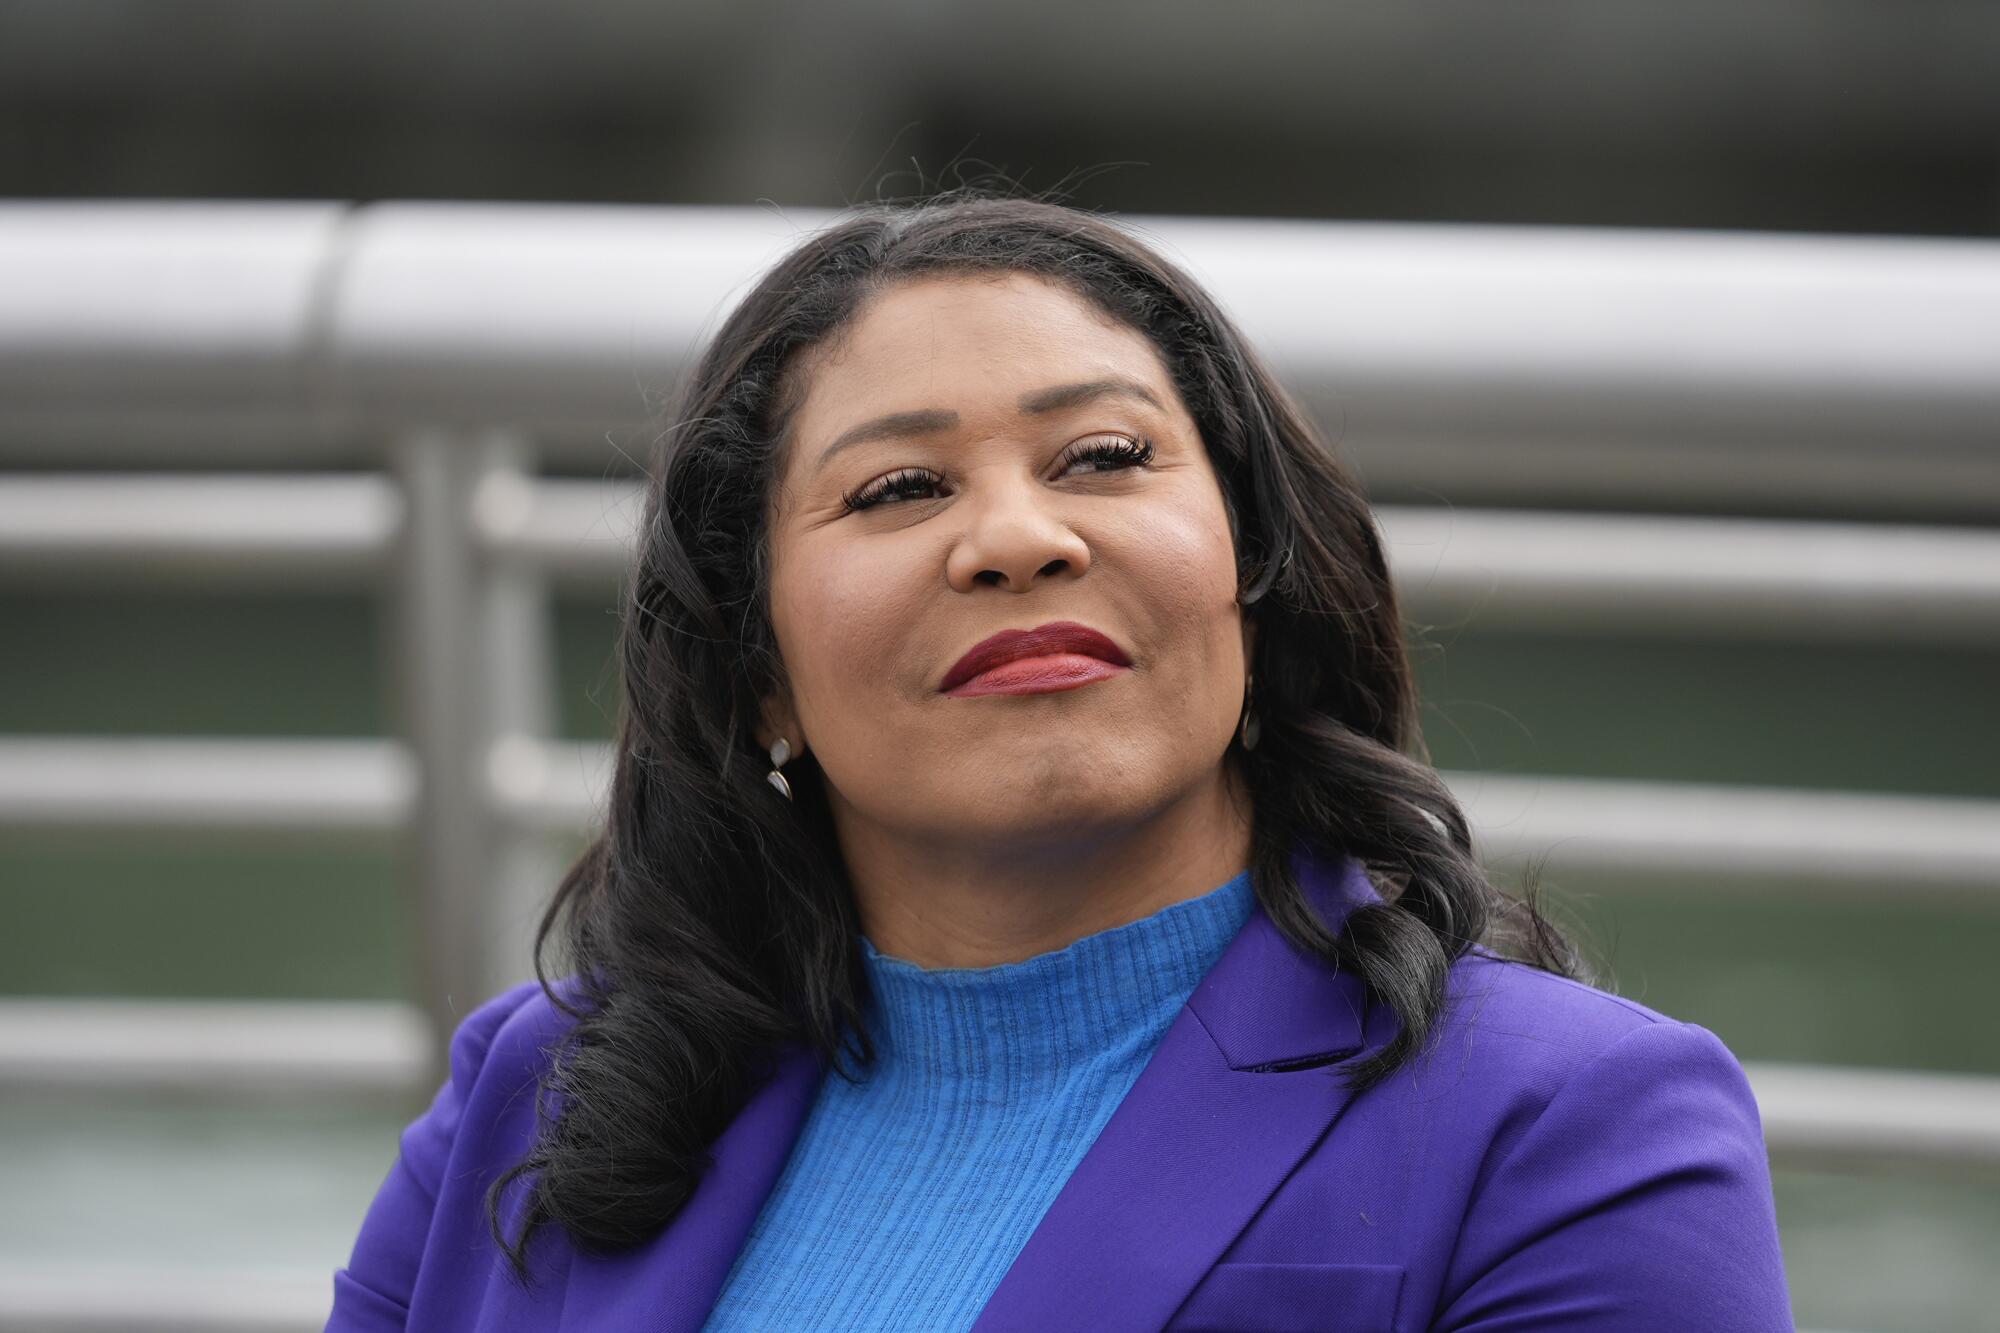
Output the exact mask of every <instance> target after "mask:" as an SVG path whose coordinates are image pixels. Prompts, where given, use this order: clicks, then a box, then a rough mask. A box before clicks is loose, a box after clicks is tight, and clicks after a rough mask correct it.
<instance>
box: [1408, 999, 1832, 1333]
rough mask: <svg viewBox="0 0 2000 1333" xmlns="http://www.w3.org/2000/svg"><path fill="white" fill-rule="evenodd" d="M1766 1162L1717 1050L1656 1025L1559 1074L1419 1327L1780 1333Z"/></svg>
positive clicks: (1471, 1221)
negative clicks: (1432, 1316)
mask: <svg viewBox="0 0 2000 1333" xmlns="http://www.w3.org/2000/svg"><path fill="white" fill-rule="evenodd" d="M1792 1327H1793V1325H1792V1317H1791V1304H1790V1298H1789V1296H1788V1293H1787V1290H1786V1285H1785V1272H1784V1261H1783V1257H1782V1254H1781V1251H1780V1247H1779V1241H1778V1222H1777V1211H1776V1207H1775V1204H1774V1201H1773V1197H1772V1192H1771V1173H1770V1159H1769V1156H1768V1154H1767V1152H1766V1150H1765V1147H1764V1139H1763V1124H1762V1120H1761V1118H1760V1116H1759V1114H1758V1111H1757V1102H1756V1098H1755V1096H1754V1095H1753V1094H1752V1092H1751V1090H1750V1083H1749V1080H1748V1079H1747V1078H1745V1077H1744V1074H1743V1070H1742V1067H1741V1066H1740V1065H1739V1064H1738V1063H1737V1061H1736V1058H1735V1057H1734V1056H1733V1055H1732V1054H1731V1053H1730V1051H1729V1048H1728V1047H1727V1046H1725V1045H1724V1044H1723V1043H1722V1040H1721V1039H1720V1038H1718V1037H1717V1036H1716V1035H1715V1034H1714V1033H1712V1032H1710V1031H1708V1029H1706V1028H1703V1027H1699V1026H1697V1025H1695V1024H1692V1023H1681V1022H1676V1021H1673V1020H1671V1019H1670V1020H1667V1021H1664V1022H1656V1023H1649V1024H1647V1025H1645V1026H1643V1027H1639V1028H1635V1029H1633V1030H1632V1031H1630V1032H1628V1033H1626V1034H1625V1035H1624V1036H1622V1037H1620V1038H1618V1039H1617V1040H1616V1041H1614V1042H1612V1043H1611V1045H1610V1046H1608V1047H1606V1048H1605V1049H1604V1050H1603V1051H1601V1052H1599V1053H1598V1054H1597V1055H1596V1056H1595V1057H1594V1058H1592V1059H1590V1060H1589V1061H1588V1062H1586V1063H1585V1064H1584V1065H1583V1066H1582V1067H1581V1068H1580V1069H1578V1070H1577V1071H1576V1072H1575V1073H1574V1074H1572V1075H1571V1076H1570V1078H1569V1079H1568V1081H1567V1082H1566V1083H1564V1084H1563V1085H1562V1086H1561V1087H1560V1088H1559V1089H1558V1091H1557V1093H1556V1095H1555V1096H1554V1098H1553V1099H1551V1100H1550V1101H1549V1103H1548V1104H1547V1106H1546V1107H1545V1108H1544V1109H1543V1111H1542V1112H1541V1114H1540V1115H1539V1116H1538V1117H1536V1118H1535V1119H1534V1121H1533V1122H1532V1123H1531V1124H1530V1125H1528V1127H1527V1128H1526V1129H1525V1130H1524V1131H1522V1132H1521V1133H1520V1134H1519V1135H1518V1137H1516V1138H1515V1139H1514V1141H1513V1142H1512V1144H1511V1146H1510V1147H1508V1148H1507V1149H1506V1151H1505V1155H1504V1157H1503V1158H1502V1160H1501V1161H1500V1162H1499V1164H1498V1166H1497V1167H1495V1168H1494V1169H1493V1170H1492V1172H1491V1173H1490V1174H1489V1176H1488V1178H1487V1181H1486V1183H1485V1185H1484V1186H1483V1187H1482V1188H1481V1189H1480V1190H1479V1191H1478V1192H1477V1194H1476V1195H1475V1196H1474V1198H1473V1200H1472V1202H1471V1204H1470V1205H1469V1207H1468V1210H1467V1214H1466V1217H1465V1221H1464V1224H1463V1227H1462V1229H1461V1231H1460V1235H1459V1240H1458V1246H1457V1250H1456V1252H1455V1254H1454V1257H1453V1260H1452V1263H1451V1271H1450V1272H1449V1273H1448V1274H1447V1280H1446V1285H1445V1288H1444V1291H1443V1299H1442V1301H1441V1303H1440V1307H1439V1314H1438V1317H1437V1319H1436V1321H1435V1322H1434V1324H1433V1329H1434V1333H1519V1331H1520V1330H1527V1329H1555V1330H1564V1331H1565V1333H1570V1331H1578V1333H1581V1331H1585V1330H1587V1331H1588V1333H1612V1331H1613V1330H1617V1333H1669V1331H1671V1333H1697V1331H1698V1333H1791V1329H1792Z"/></svg>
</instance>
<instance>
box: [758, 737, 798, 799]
mask: <svg viewBox="0 0 2000 1333" xmlns="http://www.w3.org/2000/svg"><path fill="white" fill-rule="evenodd" d="M791 757H792V743H791V742H790V741H788V740H786V739H785V738H784V737H783V736H780V737H778V741H777V744H775V745H773V746H772V747H771V771H770V772H769V773H766V774H765V775H764V781H766V782H768V783H770V784H771V785H772V786H773V787H776V788H777V789H778V794H779V795H781V796H783V797H784V798H785V799H786V800H788V801H789V800H791V799H792V784H791V783H789V782H787V781H785V775H784V774H783V773H780V772H779V771H778V770H779V769H780V768H783V767H784V764H785V761H786V760H787V759H790V758H791Z"/></svg>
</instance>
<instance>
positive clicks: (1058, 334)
mask: <svg viewBox="0 0 2000 1333" xmlns="http://www.w3.org/2000/svg"><path fill="white" fill-rule="evenodd" d="M801 369H802V370H803V372H804V379H803V383H802V386H801V387H802V389H803V397H802V399H801V401H800V406H799V411H798V414H797V416H796V417H795V418H794V421H793V424H794V427H795V432H796V435H797V437H798V438H799V439H800V440H801V441H804V442H806V443H808V444H810V443H811V442H813V441H816V440H824V439H825V438H828V433H829V432H835V433H837V432H838V431H840V430H841V429H842V428H843V427H844V426H845V425H848V424H851V422H850V421H849V420H848V418H850V417H852V416H853V415H854V414H855V413H858V412H864V411H868V410H879V411H900V410H905V409H922V408H929V407H940V408H948V409H951V410H955V411H961V412H978V411H981V410H984V409H985V408H987V407H994V408H1004V410H1007V411H1009V412H1011V411H1012V410H1013V407H1014V404H1015V403H1016V401H1017V400H1018V399H1019V397H1020V394H1021V393H1022V391H1023V390H1026V389H1037V388H1044V387H1047V386H1049V385H1052V384H1059V383H1067V382H1074V381H1078V380H1087V379H1092V378H1097V377H1098V374H1099V373H1102V374H1103V375H1106V376H1111V375H1124V376H1127V377H1131V378H1136V379H1139V380H1142V381H1144V382H1145V383H1147V384H1150V385H1153V386H1156V387H1157V388H1159V389H1160V390H1162V391H1163V393H1170V392H1171V388H1170V385H1171V380H1170V378H1169V376H1168V375H1167V373H1166V367H1165V365H1164V364H1163V362H1162V361H1161V358H1160V355H1159V352H1158V350H1157V349H1156V348H1155V347H1154V346H1153V343H1152V340H1151V339H1150V338H1148V337H1147V336H1146V335H1145V334H1143V333H1141V332H1139V331H1138V330H1137V329H1134V328H1131V327H1130V326H1128V325H1126V324H1123V323H1121V322H1119V321H1118V320H1115V319H1113V318H1112V317H1111V316H1110V315H1108V314H1106V313H1105V312H1104V311H1102V310H1100V309H1099V308H1098V307H1097V306H1095V305H1093V304H1092V303H1090V302H1089V301H1087V300H1085V299H1084V298H1083V297H1081V296H1079V295H1077V294H1076V293H1075V292H1073V291H1071V290H1070V289H1069V288H1067V287H1065V286H1063V285H1062V284H1060V283H1056V282H1051V281H1049V280H1048V279H1045V278H1039V277H1035V276H1033V275H1031V274H1024V273H1005V274H991V275H989V274H975V275H951V276H939V277H925V278H913V279H905V280H903V281H901V282H898V283H897V284H895V285H894V286H892V287H889V288H887V289H886V290H884V291H882V292H880V293H878V294H877V295H875V296H874V297H872V298H871V299H870V300H868V301H867V302H866V303H865V304H864V305H863V306H862V308H861V309H860V311H859V312H858V313H857V315H856V316H855V318H854V319H853V320H852V321H851V322H850V323H849V324H848V325H847V327H846V328H845V329H844V330H843V331H842V333H841V334H840V335H838V336H837V337H836V338H835V339H833V340H832V341H831V342H830V343H829V344H828V345H827V346H826V347H824V348H823V349H821V350H820V351H819V353H818V354H817V355H815V356H813V357H812V358H810V360H809V362H808V363H807V364H806V365H805V366H803V367H802V368H801ZM1163 401H1168V399H1166V398H1164V397H1163Z"/></svg>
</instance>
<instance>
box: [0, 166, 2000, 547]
mask: <svg viewBox="0 0 2000 1333" xmlns="http://www.w3.org/2000/svg"><path fill="white" fill-rule="evenodd" d="M832 216H833V215H832V214H829V213H827V212H825V211H819V210H797V211H790V212H787V213H784V214H779V213H777V212H775V211H772V210H763V209H746V208H724V209H702V208H647V207H560V206H557V207H548V206H516V205H477V204H421V203H378V204H368V205H362V206H352V207H351V206H345V205H335V204H329V205H299V204H254V203H234V204H139V203H102V204H89V203H84V204H76V203H54V202H46V201H17V202H11V203H8V204H6V205H4V206H0V291H6V292H7V293H8V300H7V301H6V302H5V303H4V304H3V305H0V404H3V405H4V406H0V455H7V454H12V455H14V456H17V457H23V458H34V459H38V460H44V461H58V462H59V461H60V460H62V459H64V458H68V457H74V456H75V451H76V450H77V449H78V448H79V447H81V446H83V445H86V444H87V445H89V446H90V447H91V448H92V450H93V452H94V454H95V456H97V457H100V458H110V457H118V458H128V459H135V458H147V459H150V458H154V457H158V456H160V453H161V451H162V450H168V451H171V453H172V454H173V456H176V457H179V458H188V457H210V458H211V459H213V458H214V457H216V456H218V455H228V456H238V457H242V456H251V457H256V458H258V459H259V460H260V461H264V462H268V461H270V459H271V458H272V457H273V450H274V449H275V450H281V451H282V452H284V453H286V454H289V455H290V456H293V457H298V458H307V457H326V456H328V454H329V452H333V453H338V452H339V451H340V450H342V449H344V450H345V451H346V452H347V454H348V455H349V456H351V457H363V456H371V455H372V454H373V453H374V452H375V450H376V448H377V445H376V443H375V441H377V440H379V437H380V434H381V432H382V430H383V429H385V428H386V429H395V428H398V427H400V426H403V425H408V424H413V423H434V424H442V423H460V424H464V425H471V426H477V425H483V424H489V423H505V424H509V425H511V426H514V427H516V428H519V429H522V430H524V431H531V432H533V433H534V434H535V436H536V438H537V439H538V440H540V441H543V442H544V443H546V444H549V445H551V446H553V447H557V448H559V449H561V450H562V451H563V452H565V453H567V454H571V455H573V456H575V457H578V458H580V459H587V460H588V461H589V463H590V465H591V466H592V467H593V468H598V467H601V466H602V464H603V462H604V459H605V457H606V453H607V441H606V431H607V429H610V430H612V431H614V432H628V433H621V434H615V435H614V443H615V444H616V445H617V446H618V447H625V448H632V447H636V448H638V449H640V450H641V451H643V444H642V443H641V441H642V439H643V431H644V423H645V422H646V421H647V420H648V418H649V415H650V413H651V412H652V411H653V410H654V409H655V408H657V407H658V406H659V404H660V403H661V401H662V400H663V399H664V398H666V397H667V396H668V395H670V394H671V392H672V391H673V389H674V388H675V386H676V385H677V384H678V383H679V382H680V380H681V378H682V376H683V375H684V373H685V371H686V370H687V367H688V364H689V359H690V358H691V356H692V355H693V354H694V353H695V351H696V350H698V348H699V347H700V346H701V344H702V341H703V338H704V336H705V335H706V334H707V333H709V332H711V331H712V330H713V327H714V323H715V320H716V318H717V317H718V316H719V314H720V313H721V311H722V310H723V309H724V308H725V307H726V306H727V304H728V303H729V302H730V300H731V299H732V298H734V297H736V296H738V295H740V294H741V293H742V291H743V290H744V289H745V287H746V286H747V285H748V283H749V282H751V281H752V280H753V279H754V278H755V276H756V275H757V274H758V273H759V272H760V271H761V270H762V269H763V268H764V267H765V266H766V265H767V264H768V263H770V262H771V261H773V260H775V259H776V258H777V257H778V256H779V255H780V254H781V253H782V252H783V251H784V250H786V249H787V248H789V247H790V246H791V245H793V244H795V243H796V242H797V241H798V240H799V239H801V237H802V236H804V235H805V234H806V233H807V232H808V231H810V230H811V229H813V228H815V227H817V226H819V225H820V224H822V223H824V222H826V221H828V220H830V218H831V217H832ZM1122 225H1125V226H1127V227H1128V228H1130V229H1131V230H1133V231H1135V232H1136V233H1138V234H1140V235H1142V236H1144V237H1147V238H1150V239H1152V240H1153V241H1155V242H1157V243H1158V244H1159V245H1160V246H1161V247H1162V248H1163V249H1165V250H1166V251H1167V253H1168V254H1169V255H1170V256H1171V257H1174V258H1176V259H1178V260H1179V261H1180V262H1182V263H1183V264H1184V265H1185V266H1186V267H1187V268H1189V269H1190V270H1191V271H1192V272H1193V273H1194V274H1195V275H1196V276H1197V277H1198V278H1200V279H1202V280H1203V281H1205V282H1206V283H1207V284H1208V285H1209V286H1210V288H1211V289H1212V290H1213V291H1214V293H1215V294H1216V296H1217V299H1218V300H1219V301H1220V302H1221V303H1222V305H1223V306H1224V307H1225V308H1226V309H1227V310H1229V312H1230V313H1231V314H1232V316H1234V317H1235V319H1236V320H1237V322H1238V323H1239V324H1240V325H1241V326H1242V327H1243V329H1244V332H1245V334H1246V335H1247V336H1248V337H1249V338H1250V340H1251V341H1252V342H1253V343H1254V344H1255V345H1256V346H1257V347H1258V348H1259V349H1260V350H1261V351H1263V352H1264V353H1265V354H1266V356H1267V357H1268V359H1269V360H1270V361H1271V363H1272V364H1273V366H1274V368H1275V369H1276V370H1277V371H1278V373H1279V374H1280V376H1281V377H1282V378H1283V379H1284V380H1285V382H1286V383H1287V384H1288V385H1289V386H1291V387H1292V388H1293V389H1294V390H1295V391H1296V392H1297V393H1298V395H1299V396H1300V398H1301V399H1302V401H1303V402H1304V403H1305V405H1306V406H1307V408H1308V410H1309V411H1311V412H1312V413H1313V414H1314V415H1315V416H1316V417H1317V418H1318V419H1319V420H1320V422H1321V423H1322V424H1323V425H1324V426H1325V427H1326V429H1327V431H1328V432H1329V434H1331V435H1332V436H1333V437H1334V438H1335V440H1336V441H1337V442H1338V444H1339V445H1340V447H1341V448H1343V449H1344V450H1346V451H1348V452H1349V453H1350V454H1351V455H1352V457H1353V459H1354V461H1355V462H1356V463H1357V465H1358V466H1359V467H1360V470H1361V471H1362V473H1363V475H1364V476H1365V477H1366V478H1367V479H1368V481H1369V483H1370V486H1371V491H1372V493H1374V494H1377V495H1387V494H1388V493H1390V492H1391V491H1400V492H1403V493H1417V492H1421V491H1424V490H1438V489H1442V490H1444V491H1446V492H1447V493H1449V494H1450V495H1452V497H1453V498H1454V499H1455V500H1457V501H1460V502H1466V501H1478V500H1501V501H1505V502H1509V503H1517V502H1520V501H1521V500H1523V499H1528V498H1531V497H1540V499H1541V502H1542V503H1550V502H1558V503H1572V504H1593V503H1601V504H1604V505H1606V506H1608V507H1613V508H1617V507H1624V506H1628V505H1629V504H1630V503H1631V501H1632V498H1633V497H1634V496H1644V497H1646V500H1647V503H1649V504H1656V505H1661V506H1676V507H1689V506H1695V507H1699V506H1702V505H1711V504H1723V505H1739V504H1743V503H1746V502H1747V503H1755V504H1758V505H1760V506H1768V507H1776V508H1778V509H1781V510H1783V511H1784V512H1807V511H1811V510H1813V509H1815V508H1816V507H1826V506H1835V507H1839V508H1841V509H1842V510H1843V511H1846V512H1867V513H1869V514H1871V515H1875V516H1884V515H1888V514H1892V513H1902V514H1910V515H1921V516H1924V517H1937V516H1941V515H1947V514H1960V515H1968V516H1976V517H1983V518H1985V519H1991V517H1992V516H1993V515H1994V513H1995V512H1996V508H2000V468H1996V466H1995V459H1994V454H1995V449H1996V440H2000V435H1996V431H1995V423H1996V421H2000V382H1996V381H1997V380H2000V377H1996V376H1995V375H1994V374H1993V367H1992V361H1991V355H1990V349H1991V348H1992V347H1994V346H1996V345H2000V245H1996V244H1995V243H1993V242H1991V241H1981V240H1942V239H1925V238H1908V237H1833V236H1779V235H1760V234H1743V233H1719V232H1718V233H1691V232H1666V231H1645V230H1637V229H1615V230H1592V229H1586V228H1561V227H1466V226H1436V225H1384V224H1365V223H1306V222H1283V221H1262V220H1245V221H1223V220H1216V219H1191V218H1167V217H1134V218H1129V219H1124V220H1123V221H1122ZM225 441H229V443H225Z"/></svg>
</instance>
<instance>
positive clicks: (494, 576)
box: [472, 431, 562, 994]
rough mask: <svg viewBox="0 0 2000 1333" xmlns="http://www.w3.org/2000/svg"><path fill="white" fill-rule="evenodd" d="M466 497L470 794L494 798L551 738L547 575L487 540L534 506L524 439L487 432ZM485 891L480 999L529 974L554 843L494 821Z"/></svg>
mask: <svg viewBox="0 0 2000 1333" xmlns="http://www.w3.org/2000/svg"><path fill="white" fill-rule="evenodd" d="M479 453H480V464H479V467H480V475H479V479H478V484H477V489H476V490H475V491H474V492H473V494H472V516H473V527H474V533H473V535H474V537H475V539H476V541H477V543H478V548H477V552H478V555H479V558H480V565H479V570H478V572H479V576H480V581H481V586H482V590H483V592H482V608H483V619H484V623H483V626H482V634H483V660H482V662H481V670H482V674H483V677H484V680H485V685H486V695H485V704H486V712H485V727H486V735H487V737H488V738H489V745H488V749H487V752H486V758H485V765H484V768H483V770H482V774H481V776H482V778H483V781H482V784H481V786H480V791H481V794H482V796H484V797H485V798H486V800H487V801H488V808H489V809H491V808H493V800H494V797H495V796H496V795H498V794H502V793H505V792H508V791H518V790H520V789H522V788H527V789H529V790H531V791H533V792H535V793H536V794H539V791H540V788H541V786H542V785H543V784H544V783H545V782H546V773H545V769H546V765H547V759H546V752H545V751H544V749H543V748H542V745H541V742H542V741H544V740H546V739H548V738H549V737H552V736H553V735H554V734H555V733H556V731H557V730H558V720H557V717H556V699H557V687H556V680H555V676H556V665H555V637H556V628H555V617H554V613H553V604H552V594H551V592H550V582H549V576H548V574H547V572H546V571H545V570H543V569H542V567H541V566H540V565H539V564H538V563H537V562H536V561H534V560H532V559H523V558H518V557H517V558H511V559H510V558H508V556H507V555H506V554H505V553H504V552H502V551H499V550H496V549H495V544H494V540H493V539H495V538H498V537H504V536H505V535H507V534H509V533H511V532H514V531H518V530H519V528H520V526H521V525H522V524H523V523H524V522H525V521H526V520H527V518H528V516H529V513H530V511H531V509H532V507H533V504H534V491H533V486H534V478H535V473H536V457H535V448H534V443H533V441H532V440H530V439H529V438H527V437H526V436H524V435H521V434H518V433H512V432H498V431H496V432H492V433H490V434H488V435H487V436H486V437H485V438H484V439H483V441H482V443H481V447H480V451H479ZM492 833H493V836H492V839H491V841H490V842H489V844H488V846H489V848H490V849H491V856H490V860H489V876H488V880H487V884H488V893H487V897H486V900H485V903H484V908H483V911H482V912H481V917H480V921H479V922H478V923H477V925H478V931H477V935H476V947H477V960H476V961H477V966H478V976H479V979H480V984H481V985H482V986H484V987H485V989H486V990H487V992H488V993H489V994H490V993H492V992H496V991H499V990H502V989H504V988H506V987H508V986H511V985H513V984H514V983H515V982H517V981H522V980H526V979H527V978H529V977H531V976H533V975H534V960H533V949H534V934H535V926H536V924H537V923H538V922H539V920H540V917H541V913H542V909H543V907H544V906H545V905H546V904H547V902H548V900H549V897H550V895H551V893H552V892H553V891H554V888H555V884H556V881H557V878H558V877H559V875H560V873H561V870H562V866H561V864H560V863H559V860H558V858H557V855H556V848H555V845H554V842H553V841H552V839H551V838H550V837H549V835H548V834H546V833H544V832H542V831H541V830H539V829H530V828H521V827H518V826H516V825H515V824H513V823H511V822H509V821H508V820H506V819H505V818H504V817H502V816H501V815H500V814H498V813H496V815H495V818H494V821H493V828H492Z"/></svg>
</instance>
